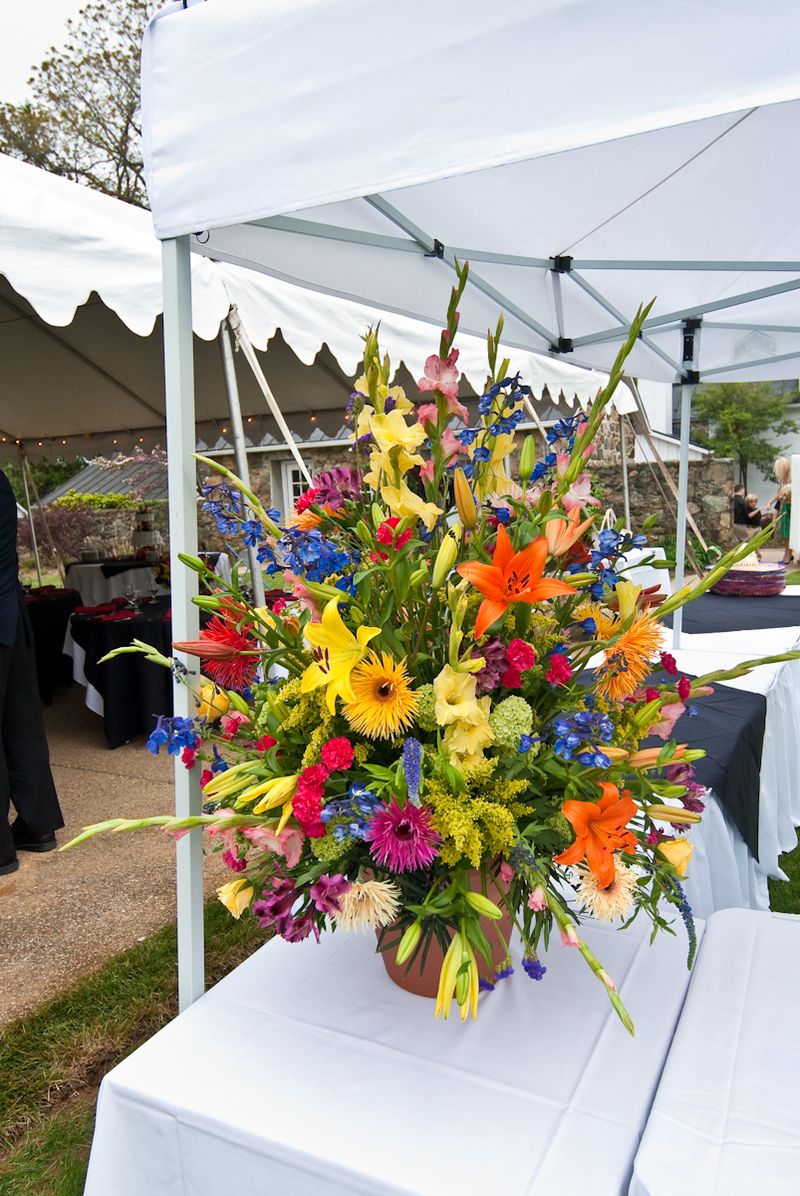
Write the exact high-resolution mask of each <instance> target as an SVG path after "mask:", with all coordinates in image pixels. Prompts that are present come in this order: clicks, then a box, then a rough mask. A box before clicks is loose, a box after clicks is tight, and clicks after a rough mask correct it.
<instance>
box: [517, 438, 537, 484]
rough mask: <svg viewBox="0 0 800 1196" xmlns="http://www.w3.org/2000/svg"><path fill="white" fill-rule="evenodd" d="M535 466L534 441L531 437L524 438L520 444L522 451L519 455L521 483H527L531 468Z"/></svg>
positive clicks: (531, 471)
mask: <svg viewBox="0 0 800 1196" xmlns="http://www.w3.org/2000/svg"><path fill="white" fill-rule="evenodd" d="M535 464H536V441H535V440H534V438H533V436H526V437H525V439H524V440H523V442H522V449H521V451H520V454H519V476H520V478H521V480H522V482H523V485H524V483H525V482H527V480H528V478H529V477H530V476H531V474H532V473H533V467H534V465H535Z"/></svg>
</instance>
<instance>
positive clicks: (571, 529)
mask: <svg viewBox="0 0 800 1196" xmlns="http://www.w3.org/2000/svg"><path fill="white" fill-rule="evenodd" d="M580 517H581V511H580V507H573V508H572V510H571V511H570V513H569V515H567V517H566V519H548V520H547V523H545V525H544V535H545V539H546V540H547V551H548V552H549V553H550V555H551V556H563V554H564V553H565V552H566V551H567V550H568V549H570V548H572V545H573V544H574V543H575V541H576V540H580V538H581V536H582V535H583V533H584V532H585V531H586V529H587V528H588V527H591V525H592V523H593V522H594V517H593V516H590V517H589V518H588V519H584V520H583V522H582V523H580V522H579V520H580Z"/></svg>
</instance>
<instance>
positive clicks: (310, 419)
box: [308, 415, 317, 424]
mask: <svg viewBox="0 0 800 1196" xmlns="http://www.w3.org/2000/svg"><path fill="white" fill-rule="evenodd" d="M308 419H309V422H310V423H312V424H315V423H316V422H317V417H316V415H309V417H308Z"/></svg>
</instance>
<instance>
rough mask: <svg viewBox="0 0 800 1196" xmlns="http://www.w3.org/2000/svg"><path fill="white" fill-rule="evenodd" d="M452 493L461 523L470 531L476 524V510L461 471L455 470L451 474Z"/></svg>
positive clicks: (465, 478)
mask: <svg viewBox="0 0 800 1196" xmlns="http://www.w3.org/2000/svg"><path fill="white" fill-rule="evenodd" d="M453 493H454V494H455V499H456V510H457V511H458V514H459V516H460V518H461V522H462V523H463V524H464V527H466V528H469V529H470V531H471V530H472V528H474V526H475V524H476V523H477V522H478V508H477V507H476V506H475V499H474V498H473V497H472V491H471V490H470V488H469V482H468V481H467V477H466V474H465V473H464V470H463V469H457V470H456V471H455V473H454V474H453Z"/></svg>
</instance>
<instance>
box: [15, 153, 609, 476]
mask: <svg viewBox="0 0 800 1196" xmlns="http://www.w3.org/2000/svg"><path fill="white" fill-rule="evenodd" d="M0 275H2V276H4V277H0V359H1V360H2V362H3V369H2V371H0V454H3V453H5V454H6V455H7V454H8V453H9V452H13V451H14V442H15V441H16V440H18V439H19V440H24V441H25V443H26V449H27V451H29V452H31V453H34V454H35V453H36V452H37V451H39V452H42V453H48V452H49V453H50V454H52V453H53V452H54V451H61V452H75V453H78V452H86V453H88V454H90V455H94V454H96V453H98V452H108V451H111V450H112V449H113V448H115V447H117V448H130V446H131V444H133V443H137V442H138V441H139V437H140V436H141V435H143V436H144V442H145V444H147V445H152V444H153V443H156V442H162V441H163V419H164V402H163V354H162V344H161V329H160V319H159V317H160V313H161V310H162V281H161V250H160V246H159V243H158V241H157V239H156V238H155V236H154V235H153V226H152V220H151V217H150V215H149V214H148V213H147V212H145V211H142V210H140V209H138V208H134V207H131V206H130V205H128V204H125V203H122V202H121V201H119V200H115V199H112V198H110V197H108V196H105V195H100V194H98V193H97V192H93V191H90V190H88V189H87V188H85V187H80V186H78V185H77V184H75V183H71V182H69V181H67V180H65V179H62V178H58V177H56V176H55V175H50V174H47V173H45V172H44V171H41V170H37V169H36V168H35V167H32V166H28V165H25V164H24V163H21V162H18V161H16V160H14V159H12V158H8V157H5V156H3V155H0ZM192 287H193V324H194V331H195V334H196V337H197V338H198V339H197V342H196V351H197V371H196V376H197V389H198V400H197V418H198V424H199V432H200V435H201V436H202V437H203V439H204V440H205V441H206V443H207V444H209V446H210V447H213V446H214V445H215V444H216V442H217V440H218V438H219V436H220V434H221V427H222V426H223V425H224V424H225V423H226V421H227V418H228V407H227V400H226V396H225V390H224V386H223V381H222V373H221V369H220V363H219V353H218V350H217V346H216V345H215V344H213V343H204V342H213V340H214V338H215V337H216V335H217V333H218V331H219V326H220V321H221V320H222V319H223V318H224V316H225V315H226V314H227V312H228V310H229V306H230V303H231V302H233V303H235V304H236V305H237V307H238V309H239V314H240V316H241V319H242V322H243V324H244V326H245V327H246V329H247V332H248V335H249V337H250V340H251V341H252V342H253V344H254V345H255V346H256V348H258V349H260V350H266V348H267V345H268V344H269V346H270V347H269V352H268V353H267V354H266V356H265V357H264V359H263V368H264V371H265V373H266V376H267V378H268V380H269V382H270V384H271V386H272V388H273V390H274V392H275V395H276V397H277V399H278V401H279V403H280V404H281V406H282V408H283V410H284V411H285V412H286V413H287V416H288V417H289V419H290V424H292V426H293V428H294V430H295V433H296V435H298V436H300V437H301V438H304V437H305V436H306V435H308V433H310V432H312V431H313V430H314V425H313V424H312V423H309V416H310V415H314V418H315V422H316V421H317V418H318V420H319V422H318V423H317V427H324V428H325V429H326V430H327V431H328V432H329V433H331V434H335V433H336V432H337V431H338V430H339V429H340V427H341V424H342V413H343V410H344V407H345V404H346V402H347V400H348V397H349V395H350V391H351V389H352V385H351V382H350V378H352V376H353V375H354V373H355V372H356V370H357V368H358V364H359V356H360V354H359V349H360V346H361V337H362V336H363V334H364V331H365V329H366V328H367V326H368V325H369V324H371V323H374V322H375V319H376V313H375V311H374V310H370V309H369V308H367V307H365V306H364V305H363V304H357V303H353V302H349V301H347V300H344V299H339V298H336V297H333V296H327V295H322V294H319V295H315V296H313V298H312V297H310V296H309V294H308V292H307V291H303V290H299V289H298V288H297V287H295V286H292V285H291V284H289V283H287V282H284V281H282V280H280V279H277V278H268V277H266V276H261V275H258V274H254V273H253V272H252V271H246V270H242V269H239V268H237V267H235V266H230V265H225V264H219V263H216V262H212V261H209V260H207V259H205V258H203V257H198V258H197V259H196V260H195V261H194V266H193V271H192ZM494 318H495V319H496V312H495V313H494ZM278 329H280V333H281V335H280V336H276V333H277V331H278ZM437 329H438V324H437V325H436V326H435V327H434V328H432V327H431V326H430V325H429V324H425V323H424V322H422V321H420V320H413V319H409V318H408V317H406V316H387V317H385V318H383V320H382V325H381V341H382V344H383V345H384V348H385V349H386V350H387V351H388V352H389V353H390V354H391V355H392V359H393V361H394V362H395V364H399V363H400V362H403V363H405V365H406V366H407V368H408V369H409V371H410V372H411V374H412V376H413V377H419V376H420V375H421V373H422V368H423V364H424V361H425V358H426V356H427V355H428V354H429V353H430V352H431V351H433V349H435V346H436V343H437V335H436V331H437ZM461 348H462V357H461V364H462V367H463V368H464V371H465V373H466V375H467V378H468V379H469V382H470V383H471V384H472V386H473V388H478V389H480V388H482V386H483V383H484V380H485V376H486V373H485V371H486V350H485V342H484V341H483V339H482V338H481V339H478V338H468V337H467V338H462V345H461ZM514 359H515V360H514V367H515V368H519V369H522V370H523V371H524V373H525V374H526V376H527V377H528V378H529V379H530V380H531V385H532V386H533V388H534V391H535V392H536V393H537V394H539V395H540V394H541V392H542V390H543V388H544V386H545V385H547V386H548V387H549V389H550V392H551V394H552V395H553V397H554V398H555V399H557V398H558V394H559V391H561V390H563V392H564V395H565V397H566V398H567V401H568V402H570V403H571V402H573V401H574V399H575V398H576V397H577V398H578V399H579V401H581V402H587V401H588V400H590V399H591V398H592V397H593V395H594V394H595V393H596V391H597V389H598V387H599V386H600V385H602V383H603V380H604V379H603V376H602V375H600V374H598V373H590V372H587V371H584V370H581V369H578V368H577V367H575V366H574V365H571V364H568V363H564V362H561V361H558V360H550V359H548V358H546V357H543V356H541V355H538V354H534V353H531V352H530V351H528V350H527V349H526V350H521V351H519V352H517V353H515V354H514ZM315 361H317V364H318V366H319V368H317V369H314V370H313V371H307V370H304V369H302V368H301V366H300V363H303V365H306V366H309V365H311V364H312V363H314V362H315ZM238 374H239V385H240V389H241V399H242V407H243V410H244V414H245V416H246V417H247V416H248V415H249V416H253V417H254V421H255V419H256V417H258V419H261V417H262V416H263V417H265V404H264V400H263V398H262V396H261V394H260V392H259V391H258V390H257V388H256V386H255V385H254V383H253V381H252V378H251V376H250V373H249V370H247V369H246V368H245V367H242V368H240V369H239V370H238ZM256 427H257V428H258V432H259V435H258V440H260V438H261V434H262V424H260V423H259V424H257V425H256ZM247 430H248V432H250V431H254V429H253V428H251V427H250V425H248V426H247ZM267 430H272V431H274V428H273V426H272V424H271V423H270V422H269V421H268V420H267V419H266V417H265V418H264V422H263V431H264V433H266V431H267ZM90 436H91V440H89V437H90ZM39 441H41V442H42V444H41V446H40V444H39ZM62 441H66V442H67V443H66V446H64V445H63V444H62ZM115 442H116V443H115Z"/></svg>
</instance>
